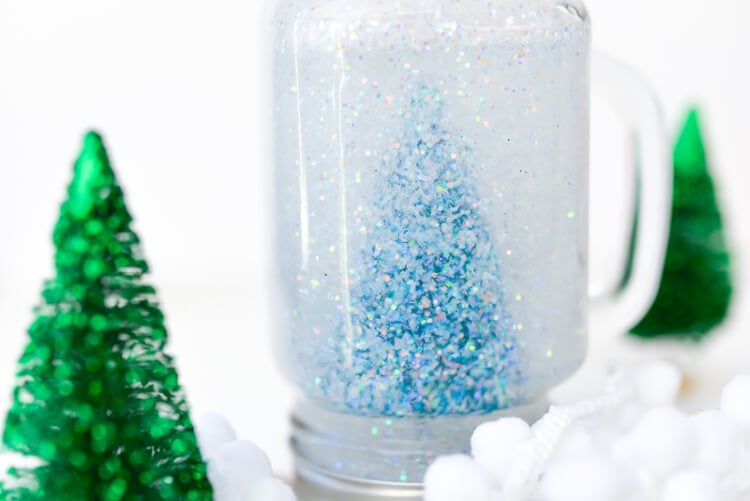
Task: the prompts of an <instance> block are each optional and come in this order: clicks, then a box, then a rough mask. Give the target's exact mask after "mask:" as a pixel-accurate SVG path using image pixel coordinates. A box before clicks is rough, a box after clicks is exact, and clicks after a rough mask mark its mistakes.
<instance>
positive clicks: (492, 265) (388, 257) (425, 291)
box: [342, 88, 517, 416]
mask: <svg viewBox="0 0 750 501" xmlns="http://www.w3.org/2000/svg"><path fill="white" fill-rule="evenodd" d="M442 110H443V104H442V102H441V101H440V97H439V94H438V93H437V92H436V91H433V90H430V89H426V88H422V89H420V91H419V93H418V94H417V95H416V96H415V97H414V98H413V99H412V100H411V102H410V105H409V107H408V111H407V112H406V113H404V115H403V119H404V129H405V130H404V132H403V135H402V138H401V141H400V146H399V148H398V149H397V151H396V152H395V154H394V155H391V156H390V158H389V160H387V161H385V162H383V164H382V171H381V174H382V184H381V186H380V189H379V190H378V195H376V199H375V201H374V205H373V210H372V215H373V220H372V221H371V223H372V224H371V227H372V230H371V231H369V232H368V233H367V234H366V237H365V240H364V245H363V248H362V263H363V265H362V266H363V270H362V272H361V276H360V283H359V290H358V292H357V293H355V297H354V298H353V300H352V314H351V317H350V318H351V326H350V329H351V332H352V335H351V337H352V340H353V343H352V344H353V346H352V347H351V352H350V353H351V359H350V360H349V362H348V363H345V364H342V365H343V366H348V367H347V368H346V369H345V370H346V371H347V374H348V375H349V376H350V377H348V378H347V379H348V380H349V381H351V382H350V383H349V385H348V387H347V389H346V395H345V401H346V404H347V406H348V407H349V408H350V409H351V410H354V411H356V412H359V413H363V414H381V415H394V416H407V415H412V416H414V415H439V414H465V413H470V412H472V413H473V412H482V411H487V412H489V411H492V410H495V409H498V408H502V407H505V406H507V405H509V403H511V401H512V400H514V396H512V395H511V387H512V386H513V387H516V385H512V384H511V383H512V380H513V379H514V377H516V376H515V375H516V374H517V371H516V368H515V362H514V352H515V351H516V349H517V345H516V342H515V340H514V337H513V336H512V334H511V331H510V329H509V321H508V316H507V313H506V312H505V310H504V307H503V297H502V285H501V277H500V263H499V259H498V257H497V255H496V252H495V248H494V244H493V238H492V235H491V234H490V230H489V228H488V226H487V223H486V221H484V220H483V218H482V215H481V209H482V201H481V198H480V196H479V193H478V191H477V188H476V180H475V179H474V176H473V172H472V170H471V167H470V165H468V162H467V158H468V154H469V149H468V148H467V147H465V146H463V145H462V144H461V142H460V138H459V137H456V136H454V135H452V134H451V133H450V132H448V131H447V130H446V129H444V128H443V127H442V126H441V121H442V115H443V111H442Z"/></svg>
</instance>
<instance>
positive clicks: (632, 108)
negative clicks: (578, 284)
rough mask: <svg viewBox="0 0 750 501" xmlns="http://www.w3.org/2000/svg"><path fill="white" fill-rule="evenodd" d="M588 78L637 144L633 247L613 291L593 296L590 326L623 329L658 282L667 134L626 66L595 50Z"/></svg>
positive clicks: (666, 217) (666, 200) (668, 175)
mask: <svg viewBox="0 0 750 501" xmlns="http://www.w3.org/2000/svg"><path fill="white" fill-rule="evenodd" d="M591 70H592V82H593V84H594V85H595V86H597V92H598V93H600V95H601V96H602V97H603V98H604V99H605V100H606V101H608V102H609V103H610V104H611V105H612V106H613V108H614V109H615V110H617V111H618V112H619V113H620V114H621V115H622V117H623V119H624V120H625V123H626V124H627V125H628V127H629V128H630V129H631V130H632V131H633V133H634V135H635V137H636V139H637V144H638V151H637V154H638V155H639V156H640V158H639V160H638V161H637V162H636V165H637V167H636V168H635V169H633V170H632V172H633V174H632V175H634V176H636V179H637V182H634V183H633V186H637V189H636V190H634V193H633V196H634V197H636V203H635V204H634V207H635V208H636V209H635V210H636V214H637V215H638V217H637V224H636V228H635V234H634V237H635V239H634V242H635V247H634V249H633V252H632V266H631V268H630V273H629V275H628V280H627V282H626V283H624V284H623V286H622V287H621V288H620V289H619V290H618V291H617V292H615V293H614V294H610V295H607V296H602V297H596V298H592V301H591V308H590V311H589V314H590V315H589V321H590V323H591V326H592V327H595V328H606V329H607V330H613V331H615V332H624V331H627V330H628V329H630V328H631V327H633V326H634V325H635V324H636V323H637V322H638V321H640V320H641V318H643V316H644V315H645V314H646V312H647V311H648V309H649V307H650V306H651V304H652V303H653V300H654V297H655V296H656V292H657V290H658V287H659V281H660V279H661V272H662V268H663V265H664V256H665V254H666V247H667V237H668V234H669V222H670V211H671V200H672V168H671V159H670V154H669V147H668V140H667V135H666V130H665V126H664V121H663V118H662V114H661V110H660V109H659V106H658V104H657V100H656V98H655V96H654V94H653V92H652V91H651V89H650V88H649V87H648V85H646V83H645V82H644V81H643V79H642V78H641V77H640V76H639V75H638V74H637V73H636V72H634V71H633V70H631V69H630V68H628V67H626V66H624V65H622V64H621V63H618V62H617V61H614V60H613V59H611V58H609V57H607V56H603V55H601V54H597V53H594V54H593V59H592V68H591Z"/></svg>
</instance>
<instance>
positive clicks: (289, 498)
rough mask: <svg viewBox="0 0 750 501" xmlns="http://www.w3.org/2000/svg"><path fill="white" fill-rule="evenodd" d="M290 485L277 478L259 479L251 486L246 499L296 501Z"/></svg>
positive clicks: (251, 500)
mask: <svg viewBox="0 0 750 501" xmlns="http://www.w3.org/2000/svg"><path fill="white" fill-rule="evenodd" d="M296 499H297V498H296V496H295V495H294V492H293V491H292V489H291V487H289V486H288V485H286V484H285V483H284V482H282V481H281V480H279V479H277V478H273V477H265V478H261V479H259V480H258V481H257V482H256V483H255V485H254V486H253V488H252V491H251V492H250V495H249V496H247V497H246V498H245V500H246V501H296Z"/></svg>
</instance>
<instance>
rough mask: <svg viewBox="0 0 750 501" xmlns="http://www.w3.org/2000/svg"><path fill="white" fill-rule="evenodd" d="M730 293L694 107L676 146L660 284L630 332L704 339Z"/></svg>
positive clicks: (715, 204) (724, 310)
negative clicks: (649, 306) (667, 233)
mask: <svg viewBox="0 0 750 501" xmlns="http://www.w3.org/2000/svg"><path fill="white" fill-rule="evenodd" d="M731 297H732V277H731V273H730V255H729V251H728V250H727V246H726V243H725V240H724V233H723V230H722V221H721V213H720V211H719V204H718V201H717V197H716V193H715V191H714V184H713V181H712V179H711V174H710V173H709V168H708V162H707V157H706V151H705V146H704V142H703V138H702V136H701V127H700V120H699V115H698V110H696V109H691V110H690V111H689V113H688V116H687V120H686V122H685V125H684V127H683V129H682V132H681V134H680V137H679V139H678V140H677V144H676V146H675V149H674V195H673V200H672V223H671V227H670V231H669V244H668V247H667V254H666V258H665V263H664V271H663V274H662V279H661V284H660V286H659V291H658V293H657V295H656V299H655V301H654V304H653V305H652V307H651V309H650V311H649V312H648V314H647V315H646V316H645V317H644V318H643V320H641V322H640V323H639V324H638V325H636V326H635V327H634V328H633V329H632V333H633V334H636V335H638V336H642V337H653V336H659V335H680V336H687V337H690V338H693V339H701V338H702V337H703V336H704V335H705V334H707V333H708V332H709V331H710V330H711V329H712V328H714V327H715V326H716V325H718V324H719V323H721V321H722V320H724V318H725V317H726V315H727V311H728V308H729V304H730V300H731Z"/></svg>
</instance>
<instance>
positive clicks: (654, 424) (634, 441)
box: [616, 407, 693, 478]
mask: <svg viewBox="0 0 750 501" xmlns="http://www.w3.org/2000/svg"><path fill="white" fill-rule="evenodd" d="M692 448H693V443H692V437H691V434H690V425H689V422H688V418H687V416H685V415H684V414H683V413H682V412H680V411H678V410H677V409H675V408H674V407H656V408H654V409H652V410H650V411H649V412H647V413H646V415H645V416H643V419H641V420H640V421H639V422H638V424H637V425H636V426H635V428H634V429H633V430H632V431H631V432H630V433H629V434H628V435H626V436H625V437H623V438H622V439H621V440H620V443H619V444H617V445H616V449H618V450H619V451H620V454H618V456H619V459H620V460H630V461H632V466H633V467H635V468H637V469H641V470H645V471H646V472H648V473H649V474H650V475H651V476H654V477H657V478H663V477H664V476H666V475H668V474H670V473H672V472H674V471H675V470H677V469H678V468H681V467H682V466H683V465H684V464H686V462H687V461H688V459H689V458H690V454H691V453H692Z"/></svg>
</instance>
